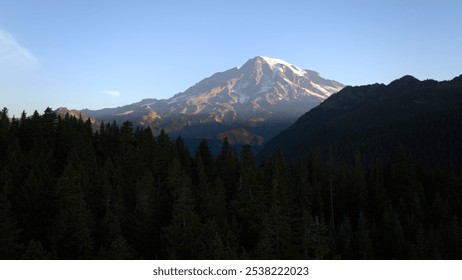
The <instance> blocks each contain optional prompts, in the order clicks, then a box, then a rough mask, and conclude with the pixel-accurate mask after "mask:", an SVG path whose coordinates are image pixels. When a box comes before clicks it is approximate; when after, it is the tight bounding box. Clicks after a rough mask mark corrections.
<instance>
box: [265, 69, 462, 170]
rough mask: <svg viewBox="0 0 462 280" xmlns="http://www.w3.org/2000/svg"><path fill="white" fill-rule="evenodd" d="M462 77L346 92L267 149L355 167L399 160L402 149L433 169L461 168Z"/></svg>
mask: <svg viewBox="0 0 462 280" xmlns="http://www.w3.org/2000/svg"><path fill="white" fill-rule="evenodd" d="M461 117H462V76H460V77H457V78H455V79H453V80H452V81H445V82H436V81H432V80H427V81H419V80H417V79H415V78H413V77H411V76H405V77H403V78H401V79H398V80H396V81H394V82H392V83H390V84H389V85H383V84H375V85H369V86H360V87H346V88H344V89H343V90H342V91H340V92H338V93H336V94H334V95H332V96H331V97H330V98H329V99H327V100H326V101H325V102H323V103H322V104H321V105H320V106H318V107H316V108H314V109H312V110H311V111H309V112H308V113H306V114H305V115H304V116H302V117H301V118H300V119H299V120H298V121H297V122H296V123H295V124H294V125H293V126H292V127H290V128H289V129H287V130H285V131H284V132H282V133H280V134H279V135H278V136H276V137H274V138H273V139H272V140H270V142H268V143H267V145H265V147H264V149H263V151H262V155H270V154H272V153H274V152H275V151H277V150H281V151H282V152H283V153H284V155H285V156H286V157H287V158H288V159H291V160H293V159H300V158H303V157H306V156H308V154H309V153H310V152H312V151H314V150H315V149H318V148H319V149H321V151H322V152H323V154H324V155H327V153H328V150H329V147H331V148H332V150H333V154H334V155H336V157H337V158H342V159H344V160H347V161H349V162H351V161H352V160H351V154H352V151H354V150H355V149H360V150H361V152H362V156H363V159H364V160H366V162H367V163H368V164H369V163H372V162H374V161H376V160H382V161H387V160H389V159H392V158H393V159H396V158H397V155H399V148H400V147H401V146H404V147H405V149H406V151H408V152H409V155H410V156H411V158H412V159H413V160H418V161H421V162H424V163H427V164H430V165H440V164H451V163H456V162H457V163H459V164H460V163H462V146H461V145H459V144H458V143H460V141H461V140H462V130H461V129H460V127H461V124H462V119H461Z"/></svg>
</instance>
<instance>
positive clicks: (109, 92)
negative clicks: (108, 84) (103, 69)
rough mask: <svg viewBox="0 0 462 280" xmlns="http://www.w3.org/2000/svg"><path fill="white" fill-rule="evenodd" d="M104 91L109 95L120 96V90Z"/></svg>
mask: <svg viewBox="0 0 462 280" xmlns="http://www.w3.org/2000/svg"><path fill="white" fill-rule="evenodd" d="M104 93H105V94H107V95H109V96H114V97H118V96H120V92H119V91H117V90H107V91H105V92H104Z"/></svg>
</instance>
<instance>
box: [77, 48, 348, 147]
mask: <svg viewBox="0 0 462 280" xmlns="http://www.w3.org/2000/svg"><path fill="white" fill-rule="evenodd" d="M343 87H344V86H343V85H342V84H340V83H338V82H336V81H332V80H326V79H324V78H322V77H321V76H320V75H319V74H318V73H316V72H314V71H310V70H303V69H301V68H299V67H297V66H294V65H292V64H290V63H288V62H286V61H283V60H280V59H275V58H269V57H263V56H258V57H255V58H253V59H250V60H249V61H247V62H246V63H245V64H244V65H243V66H242V67H239V68H238V67H236V68H233V69H230V70H227V71H224V72H220V73H216V74H214V75H212V76H210V77H208V78H206V79H204V80H202V81H200V82H199V83H197V84H196V85H194V86H192V87H190V88H188V89H187V90H186V91H184V92H181V93H178V94H176V95H174V96H173V97H171V98H169V99H166V100H165V99H163V100H157V99H145V100H142V101H141V102H138V103H134V104H131V105H127V106H123V107H118V108H114V109H103V110H98V111H91V110H83V111H82V112H83V113H85V114H86V115H89V116H92V117H94V118H96V119H98V120H99V121H112V120H116V121H118V122H122V121H125V120H130V121H133V122H134V123H135V124H141V125H147V126H150V127H151V128H153V129H154V131H158V130H160V129H161V128H163V129H165V130H166V131H167V132H168V133H174V134H177V133H178V134H181V135H182V137H186V138H187V137H206V138H207V137H213V138H215V137H216V135H217V134H218V133H223V132H225V131H227V130H231V129H236V128H245V129H247V130H249V131H250V132H252V133H255V134H257V135H261V136H263V137H265V138H268V137H271V136H273V135H275V134H276V133H278V132H279V131H280V130H281V129H283V128H285V127H287V126H289V125H290V124H291V123H292V122H293V121H295V120H296V119H297V118H298V117H300V116H301V115H302V114H304V113H305V112H307V111H308V110H310V109H311V108H313V107H315V106H317V105H318V104H320V103H321V102H322V101H323V100H325V99H326V98H328V97H329V96H330V95H332V94H333V93H335V92H337V91H339V90H341V89H342V88H343ZM198 128H200V129H198Z"/></svg>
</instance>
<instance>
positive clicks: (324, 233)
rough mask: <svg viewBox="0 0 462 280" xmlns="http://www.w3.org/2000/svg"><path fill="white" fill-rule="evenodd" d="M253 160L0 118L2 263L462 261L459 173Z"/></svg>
mask: <svg viewBox="0 0 462 280" xmlns="http://www.w3.org/2000/svg"><path fill="white" fill-rule="evenodd" d="M360 152H361V151H355V152H353V151H352V152H351V155H352V156H351V157H352V159H353V160H352V161H351V162H354V163H353V164H350V163H348V164H345V163H343V162H337V161H336V160H335V154H331V155H330V156H329V158H327V159H323V156H322V153H320V152H313V153H312V154H311V155H310V156H309V157H308V158H306V160H303V161H298V162H287V161H286V159H285V158H284V155H283V154H282V153H276V154H274V155H273V156H271V157H268V158H266V159H264V160H263V161H262V162H261V163H260V164H258V163H257V161H256V160H255V158H254V155H253V153H252V151H251V149H250V147H249V146H244V147H243V148H242V150H241V151H240V152H237V151H235V150H234V149H233V148H232V147H231V146H230V145H229V143H228V142H227V141H226V140H225V141H224V143H223V148H222V151H221V153H220V154H219V155H217V156H214V155H213V154H212V153H211V152H210V150H209V147H208V145H207V142H206V141H205V140H204V141H202V142H201V143H200V145H199V146H198V148H197V149H196V150H195V151H194V152H193V153H190V152H189V151H188V149H187V148H186V147H185V145H184V143H183V141H182V140H181V138H178V139H176V140H175V141H173V140H172V139H169V137H168V135H166V134H165V133H164V132H161V133H160V134H159V135H158V136H156V137H153V134H152V132H151V130H150V129H149V128H134V127H133V125H132V124H131V123H129V122H125V123H123V124H122V125H121V126H118V125H117V124H115V123H111V124H109V123H104V124H102V125H101V127H100V128H98V129H95V128H94V127H92V124H91V123H90V121H86V120H83V119H79V118H75V117H71V116H69V115H66V116H64V117H61V116H56V115H55V114H54V113H53V111H52V110H51V109H47V110H46V111H45V112H44V113H43V114H42V115H40V114H38V113H37V112H35V113H34V114H33V115H32V116H30V117H26V115H25V114H23V116H22V117H21V118H20V119H10V118H9V116H8V110H7V109H4V110H3V111H2V112H1V113H0V241H1V242H0V258H2V259H22V258H24V259H438V258H441V259H461V258H462V219H461V218H462V167H461V166H454V165H447V166H446V167H440V168H438V167H426V166H421V165H417V164H416V163H415V162H414V161H413V160H412V159H411V158H410V157H409V156H408V155H407V153H406V151H405V150H404V149H402V153H401V156H400V157H399V159H398V160H395V161H389V162H376V163H373V164H368V165H364V164H363V162H362V160H361V159H362V157H361V153H360Z"/></svg>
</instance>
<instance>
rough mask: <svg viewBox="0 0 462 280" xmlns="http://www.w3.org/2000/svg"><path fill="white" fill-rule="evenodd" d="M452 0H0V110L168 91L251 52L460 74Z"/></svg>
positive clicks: (340, 76)
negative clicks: (2, 108) (1, 108)
mask: <svg viewBox="0 0 462 280" xmlns="http://www.w3.org/2000/svg"><path fill="white" fill-rule="evenodd" d="M461 13H462V4H461V2H460V1H459V0H453V1H449V0H435V1H425V0H422V1H413V0H411V1H406V0H401V1H395V0H391V1H373V0H368V1H367V0H364V1H360V0H344V1H328V0H322V1H321V0H319V1H311V0H300V1H296V0H284V1H281V0H277V1H273V0H262V1H251V0H231V1H218V0H210V1H205V0H203V1H194V0H190V1H187V0H184V1H181V0H177V1H173V0H172V1H156V0H151V1H140V0H127V1H117V0H111V1H109V0H80V1H79V0H74V1H61V0H41V1H35V0H29V1H26V0H0V106H1V107H4V106H6V107H8V108H9V109H10V113H11V115H12V114H15V115H18V114H20V112H22V110H26V112H27V113H28V114H31V113H32V112H33V110H34V109H37V110H39V112H43V110H44V109H45V108H46V107H47V106H50V107H52V108H54V109H56V108H57V107H59V106H67V107H69V108H74V109H83V108H90V109H100V108H104V107H116V106H120V105H125V104H130V103H134V102H137V101H139V100H141V99H143V98H168V97H171V96H172V95H174V94H176V93H178V92H181V91H184V90H186V89H187V88H188V87H189V86H192V85H194V84H195V83H196V82H198V81H200V80H201V79H203V78H205V77H208V76H210V75H212V74H213V73H215V72H218V71H224V70H227V69H229V68H232V67H235V66H241V65H242V64H243V63H245V62H246V61H247V60H248V59H249V58H253V57H255V56H258V55H264V56H270V57H276V58H280V59H284V60H286V61H288V62H290V63H292V64H295V65H297V66H299V67H302V68H305V69H311V70H315V71H318V72H319V73H320V74H321V75H322V76H323V77H325V78H329V79H334V80H337V81H339V82H342V83H344V84H348V85H360V84H370V83H375V82H380V83H389V82H390V81H392V80H394V79H396V78H399V77H401V76H403V75H406V74H410V75H413V76H415V77H417V78H419V79H427V78H432V79H436V80H447V79H452V78H453V77H455V76H458V75H460V74H462V53H461V51H462V16H461Z"/></svg>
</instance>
